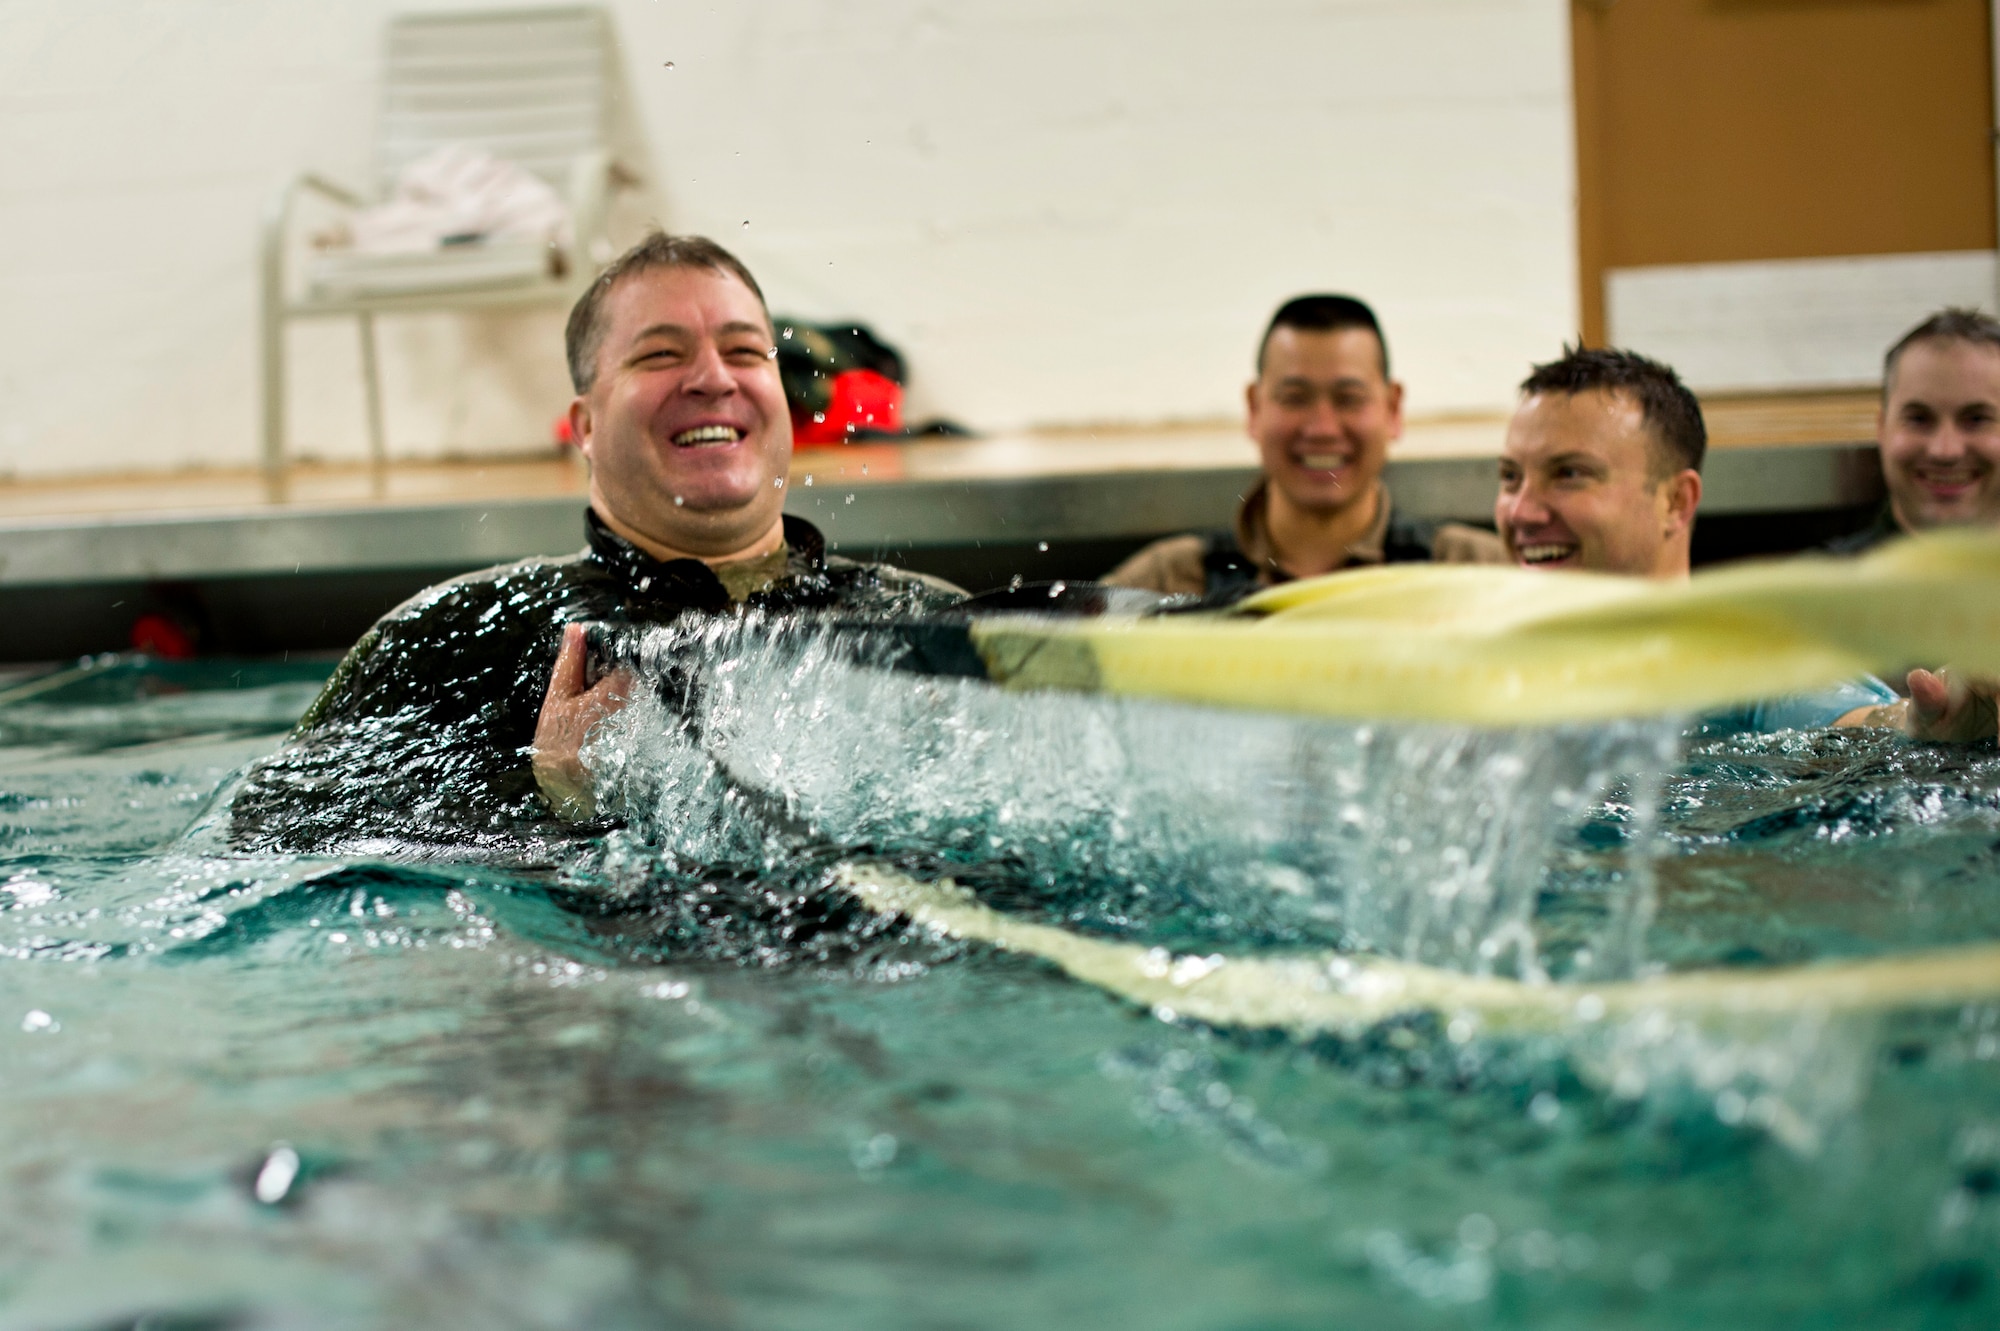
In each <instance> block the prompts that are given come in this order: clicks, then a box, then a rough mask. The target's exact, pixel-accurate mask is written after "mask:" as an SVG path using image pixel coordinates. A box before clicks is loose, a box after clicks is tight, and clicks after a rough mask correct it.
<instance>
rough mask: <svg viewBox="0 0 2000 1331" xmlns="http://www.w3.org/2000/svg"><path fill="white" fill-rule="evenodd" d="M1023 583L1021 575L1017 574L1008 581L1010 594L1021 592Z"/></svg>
mask: <svg viewBox="0 0 2000 1331" xmlns="http://www.w3.org/2000/svg"><path fill="white" fill-rule="evenodd" d="M1022 581H1023V579H1022V577H1021V575H1020V574H1018V573H1016V574H1015V575H1014V576H1013V577H1011V578H1009V579H1007V590H1008V591H1010V592H1018V591H1020V590H1021V583H1022Z"/></svg>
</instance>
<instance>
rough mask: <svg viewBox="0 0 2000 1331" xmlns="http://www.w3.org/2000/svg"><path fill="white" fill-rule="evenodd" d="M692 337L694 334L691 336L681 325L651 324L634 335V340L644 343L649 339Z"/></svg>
mask: <svg viewBox="0 0 2000 1331" xmlns="http://www.w3.org/2000/svg"><path fill="white" fill-rule="evenodd" d="M691 336H693V334H691V333H690V332H689V331H688V330H687V328H686V327H684V326H682V325H681V324H649V325H647V326H646V327H644V328H641V329H640V330H639V331H638V332H636V333H634V334H632V340H633V341H634V342H644V341H645V340H646V339H647V338H649V337H691Z"/></svg>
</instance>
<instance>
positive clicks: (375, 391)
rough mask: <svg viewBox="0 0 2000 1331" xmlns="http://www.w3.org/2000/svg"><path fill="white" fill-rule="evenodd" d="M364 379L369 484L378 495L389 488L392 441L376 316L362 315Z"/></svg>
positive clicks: (362, 377)
mask: <svg viewBox="0 0 2000 1331" xmlns="http://www.w3.org/2000/svg"><path fill="white" fill-rule="evenodd" d="M361 382H362V387H363V389H364V390H365V392H366V394H367V399H368V488H369V491H370V492H371V493H373V494H374V496H375V497H376V498H377V499H380V498H382V497H383V496H384V495H385V494H387V493H388V491H389V445H388V441H387V440H386V439H385V438H384V437H383V429H382V374H381V371H380V369H379V368H378V366H377V363H376V359H375V316H374V315H372V314H364V315H362V316H361Z"/></svg>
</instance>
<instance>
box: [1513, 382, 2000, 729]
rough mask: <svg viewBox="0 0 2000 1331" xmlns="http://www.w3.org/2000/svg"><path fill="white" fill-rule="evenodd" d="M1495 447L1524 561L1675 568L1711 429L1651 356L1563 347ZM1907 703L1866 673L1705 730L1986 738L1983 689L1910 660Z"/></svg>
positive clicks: (1614, 569)
mask: <svg viewBox="0 0 2000 1331" xmlns="http://www.w3.org/2000/svg"><path fill="white" fill-rule="evenodd" d="M1521 395H1522V396H1521V405H1520V406H1519V407H1518V408H1517V409H1516V410H1515V412H1514V419H1513V420H1512V421H1511V422H1510V423H1509V424H1508V427H1507V439H1506V442H1505V443H1504V444H1503V445H1502V448H1501V455H1500V492H1499V494H1498V496H1497V497H1496V498H1495V500H1494V504H1493V519H1494V525H1495V526H1496V527H1498V528H1499V530H1500V538H1501V540H1502V541H1504V542H1505V543H1506V547H1507V553H1508V555H1509V557H1510V558H1512V559H1513V561H1514V562H1515V563H1517V564H1519V565H1521V566H1522V567H1523V568H1533V569H1576V570H1582V571H1585V572H1592V573H1616V574H1625V575H1628V576H1633V577H1649V578H1685V577H1687V576H1688V572H1689V547H1690V541H1691V538H1692V536H1693V532H1694V518H1695V510H1696V509H1697V508H1698V507H1699V506H1700V504H1701V464H1702V460H1703V458H1704V456H1705V454H1706V453H1707V449H1708V431H1707V428H1706V427H1705V426H1704V424H1703V422H1702V418H1701V403H1700V402H1699V401H1697V400H1696V398H1695V396H1694V394H1693V393H1691V392H1689V391H1688V388H1687V386H1686V385H1685V384H1683V383H1682V382H1681V380H1680V376H1679V375H1677V374H1675V373H1674V371H1673V370H1672V369H1671V368H1670V367H1668V366H1666V365H1662V364H1660V363H1659V362H1658V361H1654V360H1649V359H1647V358H1646V357H1644V356H1641V355H1638V354H1637V353H1635V352H1630V351H1620V350H1616V349H1611V348H1597V347H1588V348H1586V347H1576V348H1573V349H1571V348H1565V350H1564V352H1563V355H1562V356H1561V358H1560V359H1557V360H1553V361H1550V362H1548V363H1547V364H1545V365H1537V366H1535V367H1534V370H1533V372H1532V373H1530V374H1529V375H1528V377H1527V379H1526V380H1524V381H1523V382H1522V384H1521ZM1910 686H1911V690H1912V694H1913V697H1912V699H1911V700H1908V701H1904V700H1900V699H1898V698H1897V696H1896V693H1895V691H1894V690H1893V689H1891V688H1889V686H1888V685H1886V684H1884V683H1883V682H1882V681H1881V680H1879V679H1876V678H1874V677H1873V676H1864V677H1863V678H1861V679H1857V680H1854V681H1851V682H1849V683H1846V684H1841V685H1836V686H1834V687H1832V688H1828V689H1823V690H1820V691H1818V692H1815V693H1810V694H1796V695H1791V696H1788V697H1781V698H1769V699H1765V700H1764V701H1762V702H1757V703H1752V704H1747V705H1745V706H1742V707H1738V708H1733V709H1731V710H1729V711H1727V712H1722V713H1718V714H1716V715H1714V716H1711V717H1708V718H1706V720H1705V723H1704V724H1705V728H1707V729H1708V730H1710V731H1722V732H1728V731H1771V730H1786V729H1812V728H1816V727H1820V726H1834V725H1840V726H1887V727H1890V728H1893V729H1900V730H1903V731H1905V732H1906V733H1908V734H1910V735H1913V736H1915V737H1917V738H1919V739H1927V740H1975V739H1991V738H1993V736H1994V734H1995V732H1996V721H1995V714H1994V708H1993V697H1992V691H1991V690H1990V689H1984V688H1982V687H1981V686H1979V685H1978V684H1977V683H1974V684H1972V685H1968V684H1967V683H1966V682H1965V681H1961V680H1958V679H1956V678H1955V677H1954V676H1952V675H1951V674H1949V673H1948V672H1947V673H1946V674H1944V675H1935V674H1932V673H1931V672H1930V671H1927V670H1917V671H1912V672H1911V677H1910Z"/></svg>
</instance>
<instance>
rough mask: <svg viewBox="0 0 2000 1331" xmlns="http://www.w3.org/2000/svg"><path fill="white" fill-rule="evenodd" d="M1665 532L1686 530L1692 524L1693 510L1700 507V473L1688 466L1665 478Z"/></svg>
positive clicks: (1670, 533)
mask: <svg viewBox="0 0 2000 1331" xmlns="http://www.w3.org/2000/svg"><path fill="white" fill-rule="evenodd" d="M1666 489H1667V533H1668V534H1669V535H1673V534H1676V533H1678V532H1683V531H1686V530H1687V529H1688V528H1690V527H1692V526H1694V514H1695V510H1696V509H1698V508H1700V507H1701V473H1700V472H1698V471H1696V470H1695V469H1694V468H1692V467H1688V468H1686V469H1684V470H1682V471H1680V472H1678V473H1677V474H1675V475H1673V476H1670V477H1668V478H1667V482H1666Z"/></svg>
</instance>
